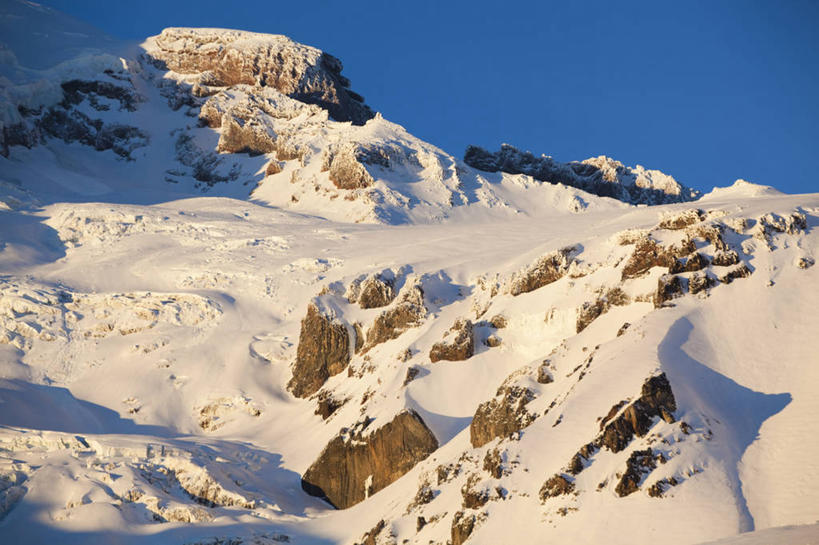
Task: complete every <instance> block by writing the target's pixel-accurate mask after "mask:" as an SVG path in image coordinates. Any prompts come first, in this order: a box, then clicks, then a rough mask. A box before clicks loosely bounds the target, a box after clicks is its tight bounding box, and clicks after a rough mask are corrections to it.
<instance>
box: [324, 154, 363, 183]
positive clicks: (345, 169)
mask: <svg viewBox="0 0 819 545" xmlns="http://www.w3.org/2000/svg"><path fill="white" fill-rule="evenodd" d="M329 175H330V181H331V182H333V185H335V186H336V187H337V188H339V189H360V188H364V187H369V186H371V185H372V184H373V177H372V176H370V173H369V172H367V169H366V168H365V167H364V165H363V164H362V163H361V162H360V161H359V160H358V158H357V157H356V154H355V150H352V149H345V150H342V151H339V152H338V153H336V154H334V155H333V159H332V161H331V162H330V173H329Z"/></svg>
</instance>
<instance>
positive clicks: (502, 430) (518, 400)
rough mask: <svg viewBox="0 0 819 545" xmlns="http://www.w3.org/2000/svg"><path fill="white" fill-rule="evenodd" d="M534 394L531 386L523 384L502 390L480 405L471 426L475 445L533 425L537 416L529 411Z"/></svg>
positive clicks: (470, 432)
mask: <svg viewBox="0 0 819 545" xmlns="http://www.w3.org/2000/svg"><path fill="white" fill-rule="evenodd" d="M533 397H534V394H532V391H531V390H529V389H528V388H521V387H519V386H514V387H509V388H504V389H501V390H500V391H499V392H498V394H497V397H495V398H493V399H490V400H489V401H486V402H484V403H481V404H480V405H479V406H478V410H477V411H476V412H475V416H474V417H472V423H471V424H470V425H469V440H470V441H471V442H472V446H473V447H482V446H483V445H485V444H487V443H488V442H489V441H492V440H493V439H496V438H499V437H508V436H510V435H512V434H513V433H515V432H518V431H520V430H522V429H523V428H525V427H526V426H528V425H529V424H531V423H532V422H533V421H534V419H535V416H534V415H532V414H531V413H529V412H528V411H527V410H526V404H527V403H529V402H530V401H531V400H532V399H533Z"/></svg>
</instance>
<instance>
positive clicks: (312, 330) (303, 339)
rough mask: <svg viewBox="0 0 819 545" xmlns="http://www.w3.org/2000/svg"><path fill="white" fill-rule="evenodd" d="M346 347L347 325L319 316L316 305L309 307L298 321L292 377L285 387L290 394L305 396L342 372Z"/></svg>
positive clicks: (346, 356) (348, 338) (347, 337)
mask: <svg viewBox="0 0 819 545" xmlns="http://www.w3.org/2000/svg"><path fill="white" fill-rule="evenodd" d="M352 344H354V343H352ZM350 346H351V343H350V332H349V331H348V329H347V325H346V324H344V323H341V322H337V321H334V320H333V319H331V318H330V317H328V316H326V315H324V314H322V313H321V312H320V311H319V309H318V307H316V305H314V304H311V305H309V306H308V307H307V315H306V316H305V317H304V319H303V320H302V321H301V332H300V333H299V345H298V348H297V349H296V362H295V364H293V378H292V379H290V382H289V383H288V385H287V386H288V388H289V389H290V391H291V392H293V395H295V396H296V397H308V396H310V395H312V394H314V393H316V392H317V391H318V390H319V388H321V387H322V385H323V384H324V383H325V382H327V379H328V378H330V377H331V376H333V375H337V374H338V373H340V372H342V371H343V370H344V369H345V368H346V367H347V364H349V363H350Z"/></svg>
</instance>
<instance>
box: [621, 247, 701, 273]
mask: <svg viewBox="0 0 819 545" xmlns="http://www.w3.org/2000/svg"><path fill="white" fill-rule="evenodd" d="M696 249H697V247H696V246H695V245H694V242H693V241H691V240H690V239H689V240H686V241H685V242H683V243H682V244H680V245H679V246H671V247H669V248H665V247H663V246H661V245H659V244H657V242H656V241H654V240H653V239H651V238H648V237H645V238H642V239H640V240H638V241H637V245H636V247H635V248H634V252H633V253H632V254H631V257H630V258H629V259H628V261H627V262H626V265H625V267H623V272H622V279H623V280H628V279H629V278H637V277H638V276H642V275H644V274H645V273H647V272H648V271H649V269H651V268H652V267H667V268H671V267H673V266H674V265H675V263H676V259H677V258H681V257H685V256H687V255H688V254H690V253H692V252H694V251H696Z"/></svg>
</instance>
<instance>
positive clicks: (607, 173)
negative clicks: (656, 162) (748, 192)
mask: <svg viewBox="0 0 819 545" xmlns="http://www.w3.org/2000/svg"><path fill="white" fill-rule="evenodd" d="M464 162H465V163H466V164H467V165H469V166H471V167H473V168H476V169H478V170H483V171H485V172H498V171H501V172H508V173H510V174H527V175H529V176H531V177H533V178H534V179H536V180H539V181H542V182H549V183H553V184H557V183H561V184H564V185H568V186H572V187H576V188H579V189H582V190H584V191H588V192H589V193H594V194H595V195H600V196H602V197H612V198H615V199H618V200H621V201H623V202H629V203H633V204H638V203H642V204H667V203H673V202H684V201H691V200H694V199H696V198H697V197H698V196H699V193H698V192H696V191H694V190H693V189H688V188H687V187H685V186H683V185H681V184H679V183H678V182H677V181H676V180H674V178H672V177H671V176H668V175H666V174H663V173H662V172H660V171H657V170H646V169H644V168H643V167H639V166H638V167H635V168H630V167H626V166H624V165H623V164H622V163H620V162H619V161H615V160H613V159H609V158H608V157H603V156H601V157H595V158H592V159H586V160H585V161H582V162H571V163H560V162H558V161H555V160H554V159H552V158H551V157H548V156H545V155H542V156H540V157H535V156H534V155H532V154H531V153H529V152H522V151H520V150H518V149H517V148H515V147H513V146H510V145H508V144H503V145H502V146H501V149H500V150H499V151H497V152H495V153H491V152H488V151H486V150H485V149H483V148H479V147H476V146H469V147H467V148H466V153H465V154H464Z"/></svg>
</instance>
